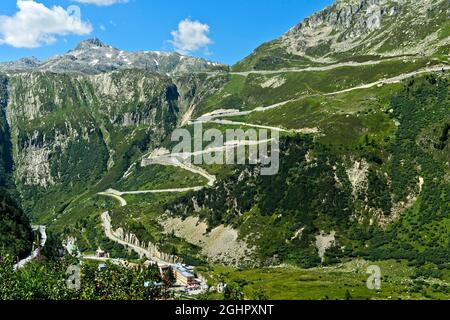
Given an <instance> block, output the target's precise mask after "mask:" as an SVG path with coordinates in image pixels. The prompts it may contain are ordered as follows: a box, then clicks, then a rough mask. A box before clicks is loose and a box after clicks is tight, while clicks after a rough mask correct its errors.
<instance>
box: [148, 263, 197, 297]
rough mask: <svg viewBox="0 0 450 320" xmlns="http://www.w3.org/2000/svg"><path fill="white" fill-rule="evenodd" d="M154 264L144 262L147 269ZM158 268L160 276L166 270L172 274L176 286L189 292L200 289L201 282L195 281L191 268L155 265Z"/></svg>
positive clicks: (183, 265)
mask: <svg viewBox="0 0 450 320" xmlns="http://www.w3.org/2000/svg"><path fill="white" fill-rule="evenodd" d="M155 264H156V263H155V262H153V261H150V260H148V261H146V262H145V266H146V267H149V266H151V265H155ZM157 265H158V268H159V272H160V273H161V275H165V274H166V272H167V270H170V272H172V274H173V276H174V278H175V282H176V285H178V286H182V287H185V288H187V289H190V290H196V289H198V288H200V285H201V283H202V281H201V280H200V279H197V278H196V277H195V275H194V273H193V269H194V268H193V267H191V266H187V265H185V264H171V265H169V264H157Z"/></svg>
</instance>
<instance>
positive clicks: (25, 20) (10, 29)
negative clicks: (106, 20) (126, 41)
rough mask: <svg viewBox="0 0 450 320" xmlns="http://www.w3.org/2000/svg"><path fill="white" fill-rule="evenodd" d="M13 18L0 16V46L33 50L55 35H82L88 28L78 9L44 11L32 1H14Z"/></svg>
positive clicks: (53, 40)
mask: <svg viewBox="0 0 450 320" xmlns="http://www.w3.org/2000/svg"><path fill="white" fill-rule="evenodd" d="M17 7H18V9H19V11H18V12H17V13H16V14H15V15H14V16H2V15H0V44H8V45H10V46H13V47H16V48H37V47H40V46H42V45H45V44H51V43H54V42H55V41H56V36H67V35H70V34H76V35H85V34H89V33H91V32H92V26H91V24H90V23H88V22H84V21H82V20H81V14H80V8H79V7H77V6H70V7H68V8H67V10H65V9H64V8H62V7H60V6H54V7H52V8H47V7H46V6H45V5H43V4H42V3H38V2H35V1H33V0H18V1H17Z"/></svg>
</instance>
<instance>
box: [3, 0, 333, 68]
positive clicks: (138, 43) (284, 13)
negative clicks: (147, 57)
mask: <svg viewBox="0 0 450 320" xmlns="http://www.w3.org/2000/svg"><path fill="white" fill-rule="evenodd" d="M127 1H128V3H115V4H110V3H108V2H127ZM18 2H22V9H18ZM77 2H78V3H77ZM80 2H97V5H96V4H94V3H80ZM332 2H333V1H332V0H314V1H312V0H189V1H186V0H165V1H164V0H34V1H33V0H22V1H20V0H1V1H0V61H8V60H16V59H18V58H21V57H25V56H35V57H38V58H39V59H45V58H48V57H49V56H52V55H54V54H59V53H63V52H66V51H68V50H69V49H71V48H73V47H74V46H76V44H77V43H78V42H80V41H81V40H83V39H87V38H91V37H98V38H100V39H101V40H102V41H103V42H105V43H107V44H110V45H112V46H114V47H117V48H120V49H123V50H128V51H138V50H164V51H174V50H178V51H179V52H182V53H186V54H189V55H193V56H200V57H205V58H207V59H210V60H214V61H218V62H222V63H227V64H233V63H235V62H237V61H239V60H240V59H242V58H244V57H245V56H247V55H248V54H250V53H251V52H252V51H253V50H254V49H255V48H256V47H257V46H259V45H260V44H262V43H263V42H266V41H268V40H272V39H275V38H278V37H279V36H280V35H282V34H283V33H284V32H286V31H287V30H288V29H289V28H291V27H292V26H294V25H295V24H297V23H298V22H300V21H301V20H302V19H303V18H304V17H306V16H309V15H310V14H312V13H314V12H316V11H318V10H320V9H322V8H323V7H325V6H327V5H329V4H331V3H332ZM98 3H100V4H102V3H103V4H107V5H103V6H99V5H98ZM73 5H76V6H77V7H79V8H80V14H81V18H78V20H77V17H78V16H77V9H76V8H75V9H69V10H67V9H68V7H70V6H73ZM54 6H59V7H61V8H56V9H55V8H53V7H54ZM37 11H39V13H36V12H37ZM18 12H19V14H18ZM46 15H48V17H47V16H46ZM73 17H75V18H73ZM182 21H185V22H186V23H184V24H182V25H181V26H180V25H179V24H180V22H182Z"/></svg>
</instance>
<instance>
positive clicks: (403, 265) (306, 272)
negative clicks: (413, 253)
mask: <svg viewBox="0 0 450 320" xmlns="http://www.w3.org/2000/svg"><path fill="white" fill-rule="evenodd" d="M369 266H378V267H380V269H381V289H380V290H376V289H375V290H370V289H368V285H367V283H368V281H369V282H370V274H369V273H367V270H368V267H369ZM197 271H198V272H199V273H201V274H202V275H204V276H205V278H207V279H208V281H209V283H210V284H211V285H213V286H217V285H218V284H219V283H220V282H221V281H223V282H226V283H228V284H231V285H233V286H234V287H236V288H238V290H240V291H241V292H242V293H243V294H244V298H245V299H269V300H346V299H347V300H350V299H356V300H422V299H435V300H446V299H448V294H449V290H450V282H449V279H450V278H449V276H450V275H449V274H445V275H443V276H442V277H441V278H440V279H436V278H424V277H417V268H415V267H412V266H409V265H408V263H407V262H406V261H394V260H389V261H378V262H368V261H365V260H362V259H357V260H352V261H350V262H347V263H343V264H339V265H336V266H332V267H323V268H313V269H301V268H298V267H294V266H279V267H268V268H258V269H233V268H228V267H223V266H214V267H210V268H199V269H198V270H197ZM219 291H220V290H219ZM223 297H224V296H223V293H219V292H217V291H210V293H209V294H208V299H223Z"/></svg>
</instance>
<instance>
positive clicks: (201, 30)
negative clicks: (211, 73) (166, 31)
mask: <svg viewBox="0 0 450 320" xmlns="http://www.w3.org/2000/svg"><path fill="white" fill-rule="evenodd" d="M208 34H209V25H207V24H204V23H201V22H199V21H192V20H189V19H185V20H182V21H180V23H179V24H178V30H176V31H172V36H173V40H172V41H170V42H171V43H172V45H173V46H174V47H175V50H176V51H177V52H179V53H181V54H188V53H190V52H195V51H198V50H200V49H202V48H204V49H207V48H208V45H210V44H212V43H213V42H212V40H211V39H210V38H209V37H208Z"/></svg>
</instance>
